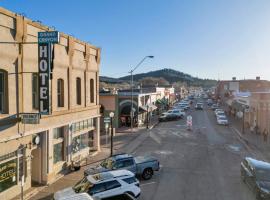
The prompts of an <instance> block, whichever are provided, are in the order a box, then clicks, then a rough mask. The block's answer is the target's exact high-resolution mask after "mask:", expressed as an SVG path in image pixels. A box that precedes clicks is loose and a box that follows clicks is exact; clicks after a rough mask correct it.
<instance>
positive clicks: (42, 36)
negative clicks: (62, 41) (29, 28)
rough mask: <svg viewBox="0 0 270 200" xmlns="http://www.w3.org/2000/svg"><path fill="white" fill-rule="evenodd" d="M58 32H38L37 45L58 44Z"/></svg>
mask: <svg viewBox="0 0 270 200" xmlns="http://www.w3.org/2000/svg"><path fill="white" fill-rule="evenodd" d="M59 38H60V37H59V32H58V31H48V32H38V43H59Z"/></svg>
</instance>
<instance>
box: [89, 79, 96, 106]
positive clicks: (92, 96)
mask: <svg viewBox="0 0 270 200" xmlns="http://www.w3.org/2000/svg"><path fill="white" fill-rule="evenodd" d="M90 103H95V81H94V79H93V78H91V79H90Z"/></svg>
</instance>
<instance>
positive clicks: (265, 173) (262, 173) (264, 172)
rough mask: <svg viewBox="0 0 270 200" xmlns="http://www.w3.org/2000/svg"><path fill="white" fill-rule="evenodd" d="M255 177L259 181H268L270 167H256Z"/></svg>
mask: <svg viewBox="0 0 270 200" xmlns="http://www.w3.org/2000/svg"><path fill="white" fill-rule="evenodd" d="M255 174H256V178H257V180H260V181H270V169H257V170H256V172H255Z"/></svg>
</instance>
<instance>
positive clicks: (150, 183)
mask: <svg viewBox="0 0 270 200" xmlns="http://www.w3.org/2000/svg"><path fill="white" fill-rule="evenodd" d="M155 183H156V182H149V183H143V184H140V186H145V185H152V184H155Z"/></svg>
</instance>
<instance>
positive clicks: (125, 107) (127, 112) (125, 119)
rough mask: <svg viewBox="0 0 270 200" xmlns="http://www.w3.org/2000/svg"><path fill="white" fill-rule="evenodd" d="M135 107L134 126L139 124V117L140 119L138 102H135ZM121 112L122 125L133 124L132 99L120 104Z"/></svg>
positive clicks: (128, 125)
mask: <svg viewBox="0 0 270 200" xmlns="http://www.w3.org/2000/svg"><path fill="white" fill-rule="evenodd" d="M133 109H134V110H135V112H134V115H133V126H137V121H138V120H137V119H138V117H137V116H138V111H137V104H136V102H133ZM119 113H120V126H122V127H123V126H127V127H130V126H131V101H126V102H125V103H123V104H121V105H120V108H119Z"/></svg>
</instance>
